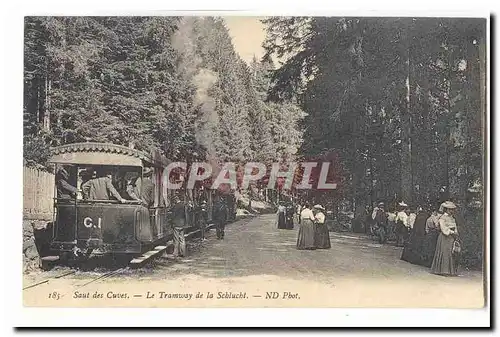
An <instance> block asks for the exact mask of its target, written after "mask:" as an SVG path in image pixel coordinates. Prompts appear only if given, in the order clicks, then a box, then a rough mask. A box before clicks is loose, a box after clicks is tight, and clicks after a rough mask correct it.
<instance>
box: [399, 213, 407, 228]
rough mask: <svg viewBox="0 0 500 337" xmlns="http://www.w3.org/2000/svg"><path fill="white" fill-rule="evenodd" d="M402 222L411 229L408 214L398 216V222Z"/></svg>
mask: <svg viewBox="0 0 500 337" xmlns="http://www.w3.org/2000/svg"><path fill="white" fill-rule="evenodd" d="M398 221H401V222H402V223H403V225H405V227H409V224H408V214H406V212H403V211H401V212H399V213H398V215H396V222H398Z"/></svg>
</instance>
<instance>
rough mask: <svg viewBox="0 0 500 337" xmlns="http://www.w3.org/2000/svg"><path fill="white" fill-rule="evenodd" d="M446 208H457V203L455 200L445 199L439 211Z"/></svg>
mask: <svg viewBox="0 0 500 337" xmlns="http://www.w3.org/2000/svg"><path fill="white" fill-rule="evenodd" d="M445 208H447V209H453V208H457V205H455V204H454V203H453V202H451V201H449V200H448V201H445V202H443V203H442V204H441V206H440V207H439V211H440V212H443V211H444V209H445Z"/></svg>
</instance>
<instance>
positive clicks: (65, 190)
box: [56, 166, 78, 199]
mask: <svg viewBox="0 0 500 337" xmlns="http://www.w3.org/2000/svg"><path fill="white" fill-rule="evenodd" d="M69 180H70V177H69V173H68V170H67V169H66V168H65V167H64V166H63V167H61V168H59V170H58V171H57V173H56V186H57V198H58V199H74V198H76V195H77V193H78V189H77V188H76V187H74V186H73V185H71V184H70V183H69Z"/></svg>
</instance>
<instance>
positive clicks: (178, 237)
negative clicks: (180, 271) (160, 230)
mask: <svg viewBox="0 0 500 337" xmlns="http://www.w3.org/2000/svg"><path fill="white" fill-rule="evenodd" d="M172 218H173V226H172V227H173V230H174V256H176V257H184V256H186V239H185V238H184V229H185V228H186V208H185V207H184V202H182V201H181V200H180V198H179V197H175V199H174V204H173V206H172Z"/></svg>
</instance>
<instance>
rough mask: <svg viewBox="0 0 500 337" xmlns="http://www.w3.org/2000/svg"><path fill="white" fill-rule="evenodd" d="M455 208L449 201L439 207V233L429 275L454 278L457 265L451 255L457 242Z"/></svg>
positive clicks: (456, 272)
mask: <svg viewBox="0 0 500 337" xmlns="http://www.w3.org/2000/svg"><path fill="white" fill-rule="evenodd" d="M455 209H456V206H455V204H454V203H452V202H451V201H446V202H444V203H443V204H442V205H441V210H442V211H443V215H441V217H440V218H439V221H438V223H439V229H440V231H441V232H440V233H439V236H438V240H437V244H436V252H435V253H434V259H433V260H432V266H431V273H433V274H437V275H444V276H456V275H457V274H458V264H457V261H456V258H455V256H454V254H453V245H454V242H455V240H458V229H457V222H456V221H455V218H454V217H453V213H454V212H455Z"/></svg>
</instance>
